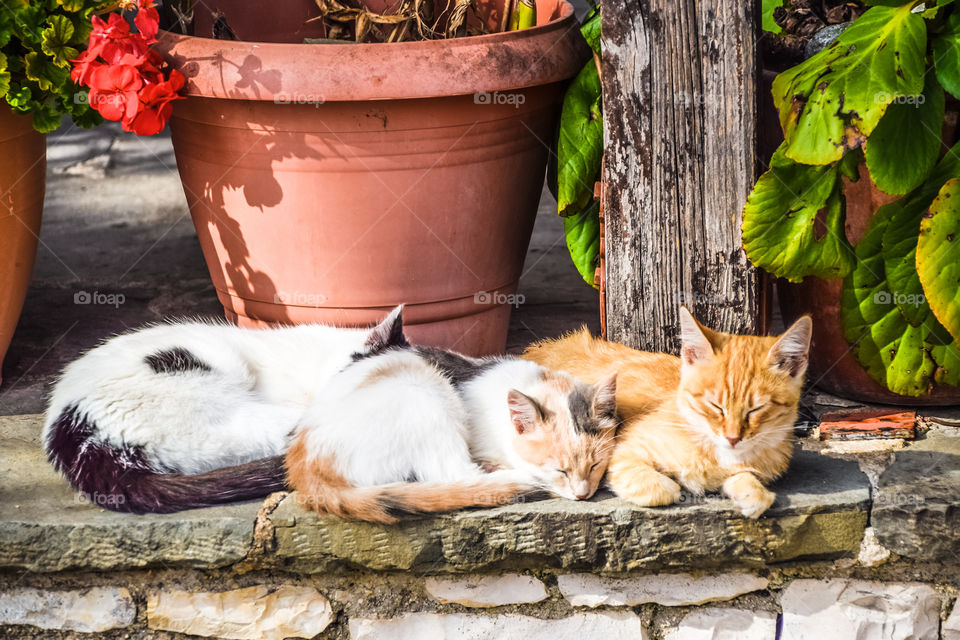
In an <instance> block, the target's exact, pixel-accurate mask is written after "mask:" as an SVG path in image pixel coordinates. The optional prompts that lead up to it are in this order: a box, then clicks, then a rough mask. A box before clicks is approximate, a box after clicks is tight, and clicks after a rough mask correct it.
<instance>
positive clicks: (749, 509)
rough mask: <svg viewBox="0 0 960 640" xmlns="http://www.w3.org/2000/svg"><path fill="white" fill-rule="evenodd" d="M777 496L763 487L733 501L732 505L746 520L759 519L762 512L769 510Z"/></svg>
mask: <svg viewBox="0 0 960 640" xmlns="http://www.w3.org/2000/svg"><path fill="white" fill-rule="evenodd" d="M776 498H777V496H776V494H775V493H773V491H770V490H768V489H766V488H764V487H757V488H755V489H754V490H752V491H749V492H747V494H746V495H743V496H737V497H736V498H734V499H733V502H734V504H736V505H737V508H738V509H740V513H742V514H743V515H744V516H746V517H747V518H759V517H760V516H761V514H763V512H764V511H766V510H767V509H769V508H770V505H772V504H773V501H774V500H776Z"/></svg>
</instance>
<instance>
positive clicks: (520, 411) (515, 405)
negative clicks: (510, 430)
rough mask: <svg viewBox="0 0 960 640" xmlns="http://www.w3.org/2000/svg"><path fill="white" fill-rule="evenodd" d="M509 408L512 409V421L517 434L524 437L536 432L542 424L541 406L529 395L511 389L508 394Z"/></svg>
mask: <svg viewBox="0 0 960 640" xmlns="http://www.w3.org/2000/svg"><path fill="white" fill-rule="evenodd" d="M507 406H508V407H510V420H511V421H512V422H513V426H514V427H515V428H516V430H517V433H519V434H521V435H523V434H528V433H531V432H533V431H536V429H537V427H538V426H539V424H540V416H541V412H540V406H539V405H538V404H537V401H536V400H534V399H533V398H531V397H530V396H528V395H527V394H525V393H523V392H521V391H517V390H516V389H510V392H509V393H508V394H507Z"/></svg>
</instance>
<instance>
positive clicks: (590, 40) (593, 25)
mask: <svg viewBox="0 0 960 640" xmlns="http://www.w3.org/2000/svg"><path fill="white" fill-rule="evenodd" d="M580 33H582V34H583V37H584V39H586V41H587V44H588V45H590V49H592V50H593V52H594V53H595V54H597V55H600V9H597V10H596V11H594V12H593V14H592V15H591V16H590V17H589V18H587V20H586V21H585V22H584V23H583V26H581V27H580Z"/></svg>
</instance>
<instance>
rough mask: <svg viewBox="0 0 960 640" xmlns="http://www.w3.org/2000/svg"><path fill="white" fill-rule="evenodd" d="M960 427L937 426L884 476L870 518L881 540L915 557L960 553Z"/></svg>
mask: <svg viewBox="0 0 960 640" xmlns="http://www.w3.org/2000/svg"><path fill="white" fill-rule="evenodd" d="M958 501H960V429H956V428H945V429H932V430H930V431H928V432H927V435H926V438H925V439H923V440H917V441H915V442H913V443H912V444H911V445H910V446H909V447H908V448H905V449H903V450H902V451H898V452H897V453H896V458H895V460H894V461H893V463H892V464H890V466H889V467H887V469H886V470H885V471H884V472H883V473H882V474H881V475H880V480H879V483H878V490H877V493H876V495H875V496H874V503H873V514H872V516H871V519H870V523H871V524H872V525H873V529H874V531H875V533H876V536H877V540H879V541H880V543H881V544H882V545H883V546H884V547H886V548H888V549H890V551H893V552H894V553H897V554H900V555H902V556H906V557H908V558H913V559H915V560H932V561H945V562H952V563H956V562H957V558H960V502H958Z"/></svg>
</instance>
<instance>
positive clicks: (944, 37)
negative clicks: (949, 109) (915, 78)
mask: <svg viewBox="0 0 960 640" xmlns="http://www.w3.org/2000/svg"><path fill="white" fill-rule="evenodd" d="M930 46H931V49H932V51H933V68H934V70H935V71H936V73H937V80H939V81H940V84H941V85H943V88H944V89H946V90H947V91H949V92H950V93H951V94H952V95H953V97H954V98H960V12H958V11H956V10H954V11H952V12H951V13H950V15H949V16H947V19H946V20H945V21H944V23H943V27H942V29H941V30H940V33H939V34H937V36H936V37H934V38H933V41H932V42H931V43H930Z"/></svg>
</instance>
